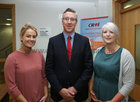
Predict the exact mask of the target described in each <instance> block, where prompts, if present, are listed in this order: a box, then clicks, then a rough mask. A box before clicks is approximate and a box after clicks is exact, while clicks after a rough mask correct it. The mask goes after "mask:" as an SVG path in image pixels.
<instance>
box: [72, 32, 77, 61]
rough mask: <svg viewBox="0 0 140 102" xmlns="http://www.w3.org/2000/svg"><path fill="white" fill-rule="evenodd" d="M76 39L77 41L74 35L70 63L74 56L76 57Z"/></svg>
mask: <svg viewBox="0 0 140 102" xmlns="http://www.w3.org/2000/svg"><path fill="white" fill-rule="evenodd" d="M78 39H79V37H78V34H77V33H75V36H74V41H73V47H72V55H71V63H72V61H73V58H74V56H75V55H76V53H77V51H78V50H77V47H78Z"/></svg>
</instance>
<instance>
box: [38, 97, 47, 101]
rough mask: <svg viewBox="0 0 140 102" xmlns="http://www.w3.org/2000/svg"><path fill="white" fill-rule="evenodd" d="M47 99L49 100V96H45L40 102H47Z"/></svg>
mask: <svg viewBox="0 0 140 102" xmlns="http://www.w3.org/2000/svg"><path fill="white" fill-rule="evenodd" d="M46 99H47V96H43V97H42V98H41V99H40V101H39V102H45V101H46Z"/></svg>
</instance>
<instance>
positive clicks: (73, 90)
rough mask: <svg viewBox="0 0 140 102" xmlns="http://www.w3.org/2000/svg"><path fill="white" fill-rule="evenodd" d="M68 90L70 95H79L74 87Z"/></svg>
mask: <svg viewBox="0 0 140 102" xmlns="http://www.w3.org/2000/svg"><path fill="white" fill-rule="evenodd" d="M68 90H69V91H70V92H71V93H70V94H71V95H73V96H75V95H76V94H77V90H76V89H75V88H74V87H73V86H72V87H69V88H68Z"/></svg>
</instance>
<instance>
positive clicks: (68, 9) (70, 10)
mask: <svg viewBox="0 0 140 102" xmlns="http://www.w3.org/2000/svg"><path fill="white" fill-rule="evenodd" d="M66 12H72V13H75V14H76V21H77V18H78V16H77V13H76V11H75V10H74V9H72V8H67V9H66V10H65V11H64V12H63V16H62V19H63V17H64V14H65V13H66Z"/></svg>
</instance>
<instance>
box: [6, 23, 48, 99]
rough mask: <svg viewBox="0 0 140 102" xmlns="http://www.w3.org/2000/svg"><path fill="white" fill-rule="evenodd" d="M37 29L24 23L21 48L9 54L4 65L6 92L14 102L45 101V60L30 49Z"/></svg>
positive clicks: (34, 40) (46, 93) (34, 41)
mask: <svg viewBox="0 0 140 102" xmlns="http://www.w3.org/2000/svg"><path fill="white" fill-rule="evenodd" d="M37 35H38V33H37V29H36V28H35V27H34V26H33V25H31V24H25V25H24V26H23V27H22V29H21V31H20V40H21V42H22V45H21V48H20V49H18V50H17V51H14V52H13V53H12V54H10V55H9V56H8V58H7V60H6V63H5V67H4V74H5V81H6V86H7V88H8V93H9V94H10V96H11V97H12V99H13V101H14V102H45V100H46V99H47V96H48V90H47V79H46V75H45V60H44V57H43V55H42V54H41V53H40V52H37V51H35V50H32V47H33V46H34V45H35V43H36V37H37Z"/></svg>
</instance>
